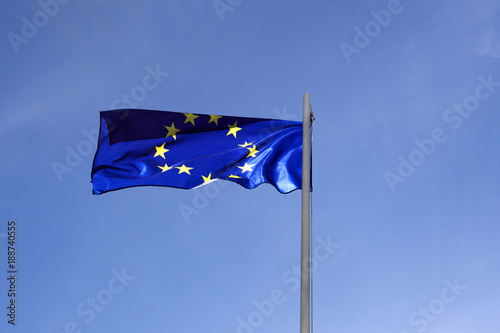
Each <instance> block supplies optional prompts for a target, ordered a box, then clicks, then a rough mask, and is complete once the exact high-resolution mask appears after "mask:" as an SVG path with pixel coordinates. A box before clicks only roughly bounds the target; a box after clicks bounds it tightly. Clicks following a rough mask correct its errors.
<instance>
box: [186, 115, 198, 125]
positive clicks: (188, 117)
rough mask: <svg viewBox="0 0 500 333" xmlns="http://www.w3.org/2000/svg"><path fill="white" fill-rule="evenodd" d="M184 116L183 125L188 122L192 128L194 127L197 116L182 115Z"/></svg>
mask: <svg viewBox="0 0 500 333" xmlns="http://www.w3.org/2000/svg"><path fill="white" fill-rule="evenodd" d="M184 115H185V116H186V120H184V124H185V123H187V122H188V121H189V122H190V123H191V124H193V126H194V120H195V119H196V118H198V117H199V116H195V115H194V114H192V113H184Z"/></svg>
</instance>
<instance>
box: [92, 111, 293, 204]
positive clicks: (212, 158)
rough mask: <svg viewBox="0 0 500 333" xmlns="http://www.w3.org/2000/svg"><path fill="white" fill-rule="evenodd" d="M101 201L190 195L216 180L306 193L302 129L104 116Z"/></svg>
mask: <svg viewBox="0 0 500 333" xmlns="http://www.w3.org/2000/svg"><path fill="white" fill-rule="evenodd" d="M100 116H101V124H100V133H99V143H98V147H97V152H96V155H95V157H94V164H93V166H92V187H93V193H94V194H101V193H104V192H108V191H113V190H117V189H121V188H126V187H133V186H169V187H177V188H184V189H190V188H194V187H197V186H200V185H203V184H206V183H208V182H210V181H213V180H216V179H224V180H229V181H233V182H236V183H238V184H240V185H241V186H243V187H245V188H249V189H251V188H254V187H256V186H258V185H259V184H261V183H270V184H272V185H274V187H276V189H277V190H278V191H280V192H281V193H288V192H291V191H293V190H295V189H300V188H301V184H302V183H301V182H302V123H301V122H297V121H287V120H274V119H261V118H244V117H231V116H220V115H204V114H193V113H178V112H170V111H152V110H134V109H130V110H129V109H123V110H113V111H103V112H101V113H100Z"/></svg>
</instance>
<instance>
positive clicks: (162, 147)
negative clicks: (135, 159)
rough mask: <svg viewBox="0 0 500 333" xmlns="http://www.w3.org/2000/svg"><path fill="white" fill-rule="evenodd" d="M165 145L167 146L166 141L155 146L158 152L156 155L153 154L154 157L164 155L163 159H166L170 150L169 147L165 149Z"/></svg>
mask: <svg viewBox="0 0 500 333" xmlns="http://www.w3.org/2000/svg"><path fill="white" fill-rule="evenodd" d="M164 147H165V142H164V143H163V144H162V145H161V146H159V147H156V146H155V148H156V153H155V156H153V157H156V156H161V157H163V159H165V153H166V152H167V151H168V149H165V148H164Z"/></svg>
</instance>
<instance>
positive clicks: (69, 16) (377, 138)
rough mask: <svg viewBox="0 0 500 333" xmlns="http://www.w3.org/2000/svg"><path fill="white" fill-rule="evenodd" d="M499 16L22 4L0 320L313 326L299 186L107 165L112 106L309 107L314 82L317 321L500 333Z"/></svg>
mask: <svg viewBox="0 0 500 333" xmlns="http://www.w3.org/2000/svg"><path fill="white" fill-rule="evenodd" d="M499 9H500V8H499V6H498V1H496V0H460V1H457V0H442V1H431V0H413V1H411V0H401V1H396V0H366V1H347V0H333V1H331V0H329V1H327V0H314V1H303V0H294V1H263V0H251V1H250V0H220V1H216V2H215V4H214V2H213V0H191V1H181V0H170V1H159V0H157V1H152V0H144V1H118V0H105V1H97V0H93V1H92V0H88V1H78V0H71V1H69V0H57V2H56V0H41V1H31V0H29V1H28V0H24V1H3V2H2V3H1V4H0V18H1V19H0V31H1V34H2V36H3V37H2V42H1V43H0V49H1V53H0V56H1V61H0V85H1V86H0V110H1V111H0V152H1V155H2V163H1V165H0V179H1V184H2V186H1V187H0V191H1V192H0V193H1V198H2V200H1V202H0V213H1V214H0V241H1V243H0V249H1V250H0V269H1V273H0V276H1V277H2V278H1V280H0V281H1V282H0V295H1V297H0V309H1V310H0V318H1V319H0V331H1V332H23V333H24V332H44V333H49V332H51V333H61V332H93V333H101V332H102V333H104V332H105V333H109V332H214V333H215V332H217V333H232V332H242V333H253V332H259V333H260V332H298V330H299V291H298V290H297V288H296V287H297V281H298V279H297V275H296V273H297V269H296V266H297V265H298V264H299V260H300V191H295V192H293V193H290V194H286V195H284V194H280V193H279V192H278V191H276V190H275V189H274V188H273V187H272V186H270V185H267V184H264V185H261V186H259V187H258V188H256V189H253V190H246V189H243V188H242V187H240V186H239V185H237V184H234V183H225V182H221V183H218V182H215V183H213V184H212V185H210V186H209V187H205V188H201V189H198V190H180V189H172V188H152V187H142V188H132V189H125V190H121V191H115V192H112V193H106V194H103V195H100V196H93V195H92V194H91V193H92V191H91V183H90V171H91V165H92V159H93V155H94V152H95V149H96V145H95V137H96V136H97V129H98V126H99V111H101V110H109V109H113V108H123V107H128V106H129V107H135V108H143V109H153V110H173V111H181V112H192V113H207V114H223V115H233V116H248V117H263V118H283V119H288V120H299V121H300V120H301V114H302V97H303V94H304V93H305V92H309V93H310V94H311V104H312V107H313V110H314V114H315V117H316V122H315V126H314V143H313V184H314V193H313V220H314V222H313V223H314V227H313V228H314V230H313V248H314V251H313V253H315V262H316V266H315V271H314V301H313V302H314V317H313V322H314V327H315V330H316V332H352V333H358V332H359V333H361V332H373V333H391V332H392V333H404V332H406V333H414V332H439V333H447V332H453V333H464V332H474V333H476V332H481V333H490V332H491V333H497V332H498V331H499V330H500V316H499V315H498V314H499V312H500V266H499V259H500V258H499V253H500V241H499V238H500V234H499V231H500V228H499V226H498V225H499V218H500V208H499V207H500V206H499V204H498V203H499V199H500V190H499V188H500V177H499V176H498V169H499V165H500V158H499V155H498V151H499V150H498V148H499V145H500V136H499V134H498V133H499V131H498V128H499V127H500V113H499V110H500V66H499V64H500V28H499V25H498V22H499V20H500V15H499V14H500V11H499ZM9 221H15V222H16V243H15V252H16V254H15V256H16V263H15V264H16V267H15V268H16V270H17V273H16V276H15V283H14V286H15V292H16V297H15V306H16V308H15V314H16V318H15V323H16V325H15V327H13V326H12V325H11V324H8V323H7V321H8V320H9V319H10V318H9V317H7V316H6V315H7V313H8V311H10V310H8V309H7V306H9V304H10V300H11V299H13V298H12V297H9V296H8V290H9V288H10V282H9V281H8V280H7V279H6V278H7V277H9V276H10V275H9V274H8V273H7V270H8V268H7V245H8V244H7V241H8V239H7V228H8V222H9Z"/></svg>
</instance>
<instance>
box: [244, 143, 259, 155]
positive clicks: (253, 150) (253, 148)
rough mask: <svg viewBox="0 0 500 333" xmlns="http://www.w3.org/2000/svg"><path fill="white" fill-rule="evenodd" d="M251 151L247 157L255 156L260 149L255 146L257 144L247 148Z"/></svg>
mask: <svg viewBox="0 0 500 333" xmlns="http://www.w3.org/2000/svg"><path fill="white" fill-rule="evenodd" d="M247 149H248V150H249V151H250V152H249V153H248V155H247V157H250V156H252V157H255V154H257V153H258V152H259V151H258V150H257V149H256V148H255V145H253V147H252V148H247Z"/></svg>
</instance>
